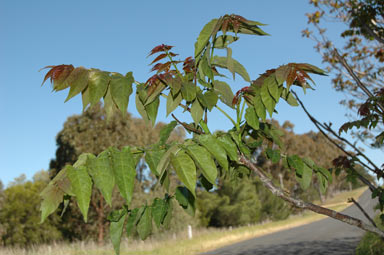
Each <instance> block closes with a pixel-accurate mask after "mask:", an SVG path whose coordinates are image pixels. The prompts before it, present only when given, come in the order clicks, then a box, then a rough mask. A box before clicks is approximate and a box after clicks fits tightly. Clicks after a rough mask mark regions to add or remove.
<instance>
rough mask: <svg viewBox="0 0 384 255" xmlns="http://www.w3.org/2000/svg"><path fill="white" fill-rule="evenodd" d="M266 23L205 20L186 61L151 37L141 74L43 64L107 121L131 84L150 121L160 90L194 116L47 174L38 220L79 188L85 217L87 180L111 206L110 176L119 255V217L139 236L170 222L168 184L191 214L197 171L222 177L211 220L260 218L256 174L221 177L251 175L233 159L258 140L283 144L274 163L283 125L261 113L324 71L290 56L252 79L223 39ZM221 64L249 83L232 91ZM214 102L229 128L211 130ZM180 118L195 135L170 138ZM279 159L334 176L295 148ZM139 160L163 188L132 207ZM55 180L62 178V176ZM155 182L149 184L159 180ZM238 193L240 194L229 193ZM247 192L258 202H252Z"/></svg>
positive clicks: (204, 180)
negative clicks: (237, 182)
mask: <svg viewBox="0 0 384 255" xmlns="http://www.w3.org/2000/svg"><path fill="white" fill-rule="evenodd" d="M262 25H263V24H261V23H259V22H256V21H250V20H247V19H245V18H243V17H241V16H239V15H235V14H232V15H224V16H223V17H220V18H219V19H214V20H212V21H211V22H209V23H208V24H207V25H205V26H204V28H203V30H202V31H201V32H200V35H199V37H198V38H197V42H196V44H195V59H193V58H192V57H188V58H186V59H185V60H184V61H181V60H175V57H176V56H177V54H176V53H173V52H172V51H173V46H169V45H164V44H162V45H159V46H156V47H155V48H153V49H152V50H151V52H150V53H149V56H152V55H155V59H154V60H153V61H152V63H151V65H153V66H152V69H151V71H152V72H155V74H154V75H152V76H151V77H150V78H149V79H148V80H147V81H146V82H145V83H140V82H137V81H135V80H134V78H133V75H132V73H131V72H128V73H127V74H126V75H125V76H123V75H121V74H119V73H109V72H103V71H100V70H97V69H90V70H88V69H85V68H82V67H79V68H74V67H73V66H70V65H60V66H49V67H50V68H51V69H50V70H49V71H48V73H47V75H46V76H45V78H44V81H45V80H47V79H48V78H51V81H52V80H53V83H54V90H56V91H58V90H61V89H63V88H67V87H69V88H70V89H69V95H68V97H67V100H69V99H70V98H72V97H73V96H75V95H77V94H79V93H82V99H83V107H84V108H86V107H87V106H88V105H89V104H91V106H92V105H95V104H96V103H97V102H98V101H99V100H100V99H101V98H103V100H104V108H105V111H106V113H107V118H108V119H109V121H112V120H113V118H114V117H113V114H114V111H115V110H120V111H121V112H122V113H123V114H124V113H125V112H126V109H127V107H128V102H129V97H130V95H131V94H132V92H133V88H132V85H133V84H135V85H136V95H135V98H136V100H135V101H136V102H135V103H136V108H137V111H138V112H139V114H140V115H141V116H142V117H143V119H144V120H145V121H147V122H150V123H151V124H152V126H154V124H155V122H156V118H157V114H158V110H159V105H160V97H161V96H163V97H166V114H167V115H169V114H170V113H172V112H173V111H174V110H175V109H176V108H177V107H178V106H180V107H182V108H183V109H184V111H185V112H188V113H189V114H190V115H191V117H192V119H193V123H189V124H188V123H185V122H181V121H179V120H178V119H176V117H175V116H174V115H172V116H173V117H174V118H175V121H172V122H171V123H170V124H169V125H167V126H165V127H164V128H163V129H162V130H161V131H160V134H159V139H158V142H157V143H154V144H152V145H149V146H148V145H147V144H145V145H140V146H137V147H134V146H131V147H123V148H121V147H120V148H121V149H120V148H119V149H117V148H115V147H112V148H110V149H107V150H104V152H101V153H100V152H97V153H94V154H95V155H97V154H98V156H97V157H95V156H94V155H93V154H84V155H83V156H82V157H80V158H79V160H78V162H77V163H75V164H74V165H73V166H68V167H67V168H65V169H67V170H66V171H65V172H63V175H62V177H60V178H62V179H60V178H58V179H57V180H56V181H52V183H51V184H50V185H51V186H49V188H47V191H46V192H45V193H43V198H44V202H43V205H42V211H43V214H42V215H43V216H42V219H44V218H46V216H47V215H49V214H50V213H52V212H53V211H54V210H55V209H56V208H57V207H58V205H59V204H60V203H61V201H62V200H63V197H64V196H66V195H72V196H73V195H75V196H76V198H77V202H78V204H79V207H80V210H81V212H82V213H83V215H84V219H85V220H87V212H88V207H89V202H90V199H91V195H92V184H95V187H96V188H97V189H98V190H100V193H101V195H102V197H103V198H105V200H106V201H107V203H108V204H109V205H112V206H113V203H112V200H113V199H112V197H113V190H114V187H115V185H116V186H117V188H118V191H119V193H120V195H121V196H122V197H123V198H124V200H125V201H124V205H122V206H121V208H123V209H121V210H117V211H114V212H113V213H111V214H110V216H109V220H110V221H111V225H110V232H111V239H112V242H113V245H114V248H115V252H116V253H117V254H118V253H119V246H120V239H121V236H122V232H123V228H124V224H125V221H127V223H126V231H127V234H128V235H133V234H134V233H137V234H138V235H139V237H140V238H141V239H143V240H144V239H145V238H147V237H148V236H149V235H150V234H151V232H152V221H154V222H155V224H156V226H157V227H158V228H159V227H160V226H168V225H169V223H170V219H171V216H172V209H173V207H172V197H173V196H169V195H168V193H169V194H174V197H175V198H176V200H177V201H178V203H179V205H180V206H181V207H182V208H183V209H184V210H185V211H186V212H187V213H189V214H190V215H194V213H195V210H196V208H195V200H196V184H197V182H198V180H199V185H200V184H201V185H203V186H204V187H205V188H206V189H207V190H210V189H212V187H213V186H215V187H216V185H218V188H219V190H221V191H218V192H222V194H223V195H225V198H223V200H221V198H220V202H219V203H217V205H219V204H222V205H223V206H222V209H220V210H219V211H215V213H217V217H215V219H214V221H217V222H215V223H210V224H211V225H214V226H224V225H225V224H234V225H242V224H246V223H250V222H255V221H257V220H258V219H259V218H260V215H261V213H260V208H261V205H260V203H259V202H260V201H258V202H256V203H255V201H256V200H257V195H256V196H255V195H252V196H249V194H251V193H252V191H255V187H256V185H253V184H255V183H253V184H252V183H251V182H248V183H247V184H246V185H245V186H241V187H239V188H236V189H232V188H230V186H228V187H225V186H226V185H224V186H222V183H220V182H221V181H218V178H222V177H223V176H225V177H227V178H239V177H245V176H250V170H249V169H247V168H246V167H245V166H243V165H239V159H238V158H239V155H240V154H241V155H244V156H245V157H247V158H251V155H254V154H255V153H256V152H258V151H260V150H259V149H263V148H264V147H263V146H264V144H269V146H268V148H274V146H275V145H277V146H279V150H276V149H267V150H266V155H267V157H268V158H269V159H270V160H271V161H272V163H274V164H279V163H280V158H281V155H280V151H283V150H285V148H284V144H283V142H282V133H283V132H282V131H281V130H279V129H278V128H276V127H274V126H273V125H272V124H270V123H269V122H267V120H266V118H267V116H266V112H268V113H269V116H270V117H272V114H273V113H274V112H275V106H276V104H277V103H278V101H279V99H280V97H282V98H283V99H285V100H286V101H287V102H288V103H289V104H291V105H295V104H296V105H297V102H296V100H295V98H294V97H293V96H292V94H291V92H290V89H291V86H293V85H295V86H300V87H302V88H303V90H304V91H305V89H306V88H309V87H310V86H309V85H308V84H307V80H311V78H310V77H309V75H308V74H307V73H316V74H324V72H323V71H322V70H321V69H318V68H317V67H314V66H311V65H308V64H301V63H299V64H297V63H290V64H287V65H284V66H280V67H278V68H277V69H271V70H268V71H267V72H266V73H264V74H262V75H260V77H259V78H258V79H256V80H255V81H251V80H250V76H249V74H248V72H247V71H246V69H245V68H244V66H243V65H242V64H240V63H239V62H238V61H236V60H235V59H233V57H232V55H233V52H232V48H229V47H228V46H229V45H230V44H232V43H234V42H236V41H237V40H238V39H239V38H238V37H237V35H238V34H251V35H267V33H265V32H264V31H263V30H261V29H260V26H262ZM228 33H232V35H228ZM171 50H172V51H171ZM215 50H225V51H226V54H227V55H226V57H223V56H217V55H215V54H214V52H215ZM181 65H182V68H181V67H180V66H181ZM217 67H220V68H224V69H227V70H228V71H229V72H230V73H231V74H232V76H233V78H235V74H238V75H240V76H241V77H242V78H243V80H244V81H245V82H247V83H250V84H249V85H248V86H246V87H244V88H242V89H240V90H239V91H238V92H237V93H236V95H234V94H233V92H232V89H231V87H230V86H229V85H228V84H227V83H226V82H224V81H220V80H217V79H216V78H217V77H221V78H223V77H225V76H224V75H222V74H220V73H219V71H218V70H217ZM220 70H222V69H220ZM311 81H312V80H311ZM284 82H285V87H284ZM166 92H168V94H166ZM183 100H184V101H183ZM222 103H223V104H225V105H227V106H228V107H230V108H231V109H233V110H235V111H236V113H235V115H236V117H235V118H232V116H231V113H227V112H225V111H224V110H222V109H221V108H220V106H219V105H220V104H222ZM213 108H217V109H218V110H219V111H220V112H221V113H223V114H224V116H225V117H227V118H228V119H229V120H230V121H231V122H232V123H233V125H234V127H233V129H232V130H230V131H228V132H226V133H225V132H218V133H217V134H212V133H211V132H210V130H209V126H208V124H209V123H208V120H209V118H208V113H209V112H210V111H211V110H212V109H213ZM244 110H245V115H244V119H243V113H244ZM204 114H205V116H204ZM203 117H204V120H203ZM177 124H181V125H182V126H183V127H184V128H185V129H187V130H188V131H189V132H193V138H192V139H189V140H186V141H184V142H183V143H180V142H170V141H168V140H169V137H170V136H171V133H172V131H173V130H174V129H175V127H176V126H177ZM105 148H107V147H105ZM263 155H265V154H263ZM143 160H145V163H143ZM285 161H286V162H287V166H288V167H289V168H292V169H295V176H296V178H297V179H298V181H299V182H300V184H301V186H302V188H303V189H307V188H308V187H309V186H310V184H311V182H312V173H313V172H315V173H316V174H317V175H318V176H320V177H317V178H318V182H319V183H320V189H321V190H324V189H325V188H326V187H327V184H328V181H329V180H330V178H329V176H328V175H327V174H326V173H323V172H324V169H323V168H320V167H318V166H317V165H316V164H314V163H313V164H312V163H311V162H309V161H308V160H305V158H303V159H301V158H300V157H298V156H288V158H287V159H286V160H285ZM140 164H141V165H140ZM145 166H148V167H149V169H150V171H151V173H152V174H153V175H154V177H153V180H154V182H155V183H156V185H157V183H159V184H160V185H161V186H163V187H164V188H165V190H166V191H167V194H166V195H165V197H164V199H160V198H155V199H154V200H153V203H152V204H151V205H148V204H147V203H145V204H144V205H141V206H140V207H138V208H135V209H129V208H131V202H132V197H133V192H134V190H135V187H134V184H135V179H136V178H137V179H140V178H144V177H143V176H145V175H143V174H142V172H141V173H140V169H141V168H145ZM173 171H174V172H175V173H176V176H175V175H174V174H173ZM64 174H67V175H68V183H69V185H68V184H66V183H67V181H66V177H65V176H64ZM198 174H199V176H198ZM174 177H177V179H178V180H179V181H181V182H182V183H183V184H184V186H178V187H177V188H176V189H174V187H175V186H176V185H172V184H171V179H173V178H174ZM59 182H60V183H63V185H62V186H61V185H58V183H59ZM156 185H155V184H154V185H153V186H151V187H149V188H150V189H152V188H153V189H155V188H156V187H157V186H156ZM173 191H174V193H173ZM236 200H238V201H239V203H237V202H235V201H236ZM251 200H252V201H253V202H252V203H255V204H252V203H251ZM133 207H136V206H133ZM284 212H285V211H284ZM210 213H211V212H210ZM233 214H236V215H238V220H237V221H236V222H231V220H228V219H229V218H231V217H233ZM284 215H285V214H284ZM204 217H205V216H204ZM207 217H208V216H207ZM211 220H212V217H211Z"/></svg>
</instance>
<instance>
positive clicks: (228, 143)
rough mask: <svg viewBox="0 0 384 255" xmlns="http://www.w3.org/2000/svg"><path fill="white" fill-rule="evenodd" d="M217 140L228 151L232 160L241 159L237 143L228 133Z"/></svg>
mask: <svg viewBox="0 0 384 255" xmlns="http://www.w3.org/2000/svg"><path fill="white" fill-rule="evenodd" d="M217 141H218V142H219V144H220V146H221V147H222V148H223V149H224V150H225V151H226V153H227V154H228V157H229V158H230V159H231V160H232V161H236V162H237V161H238V160H239V159H238V152H237V146H236V143H235V142H234V141H233V140H232V139H231V137H230V136H229V135H228V134H225V135H223V136H220V137H218V138H217Z"/></svg>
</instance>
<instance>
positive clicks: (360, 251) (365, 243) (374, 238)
mask: <svg viewBox="0 0 384 255" xmlns="http://www.w3.org/2000/svg"><path fill="white" fill-rule="evenodd" d="M375 222H376V225H377V226H378V227H379V228H380V229H381V230H384V225H383V224H381V220H380V218H379V215H378V216H377V217H376V218H375ZM381 254H384V240H383V239H381V238H380V237H379V236H378V235H376V234H374V233H370V232H367V233H365V235H364V236H363V238H362V239H361V241H360V243H359V245H358V246H357V248H356V255H381Z"/></svg>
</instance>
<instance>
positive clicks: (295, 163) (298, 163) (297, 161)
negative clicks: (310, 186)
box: [287, 155, 304, 175]
mask: <svg viewBox="0 0 384 255" xmlns="http://www.w3.org/2000/svg"><path fill="white" fill-rule="evenodd" d="M287 160H288V164H289V166H290V167H291V168H294V169H296V172H297V173H299V175H302V174H303V168H304V163H303V161H302V160H301V158H299V156H297V155H293V156H289V157H288V158H287Z"/></svg>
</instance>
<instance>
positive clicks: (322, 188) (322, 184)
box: [317, 172, 328, 194]
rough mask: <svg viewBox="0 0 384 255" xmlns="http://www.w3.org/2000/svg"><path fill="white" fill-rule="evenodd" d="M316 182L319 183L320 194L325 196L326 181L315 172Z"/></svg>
mask: <svg viewBox="0 0 384 255" xmlns="http://www.w3.org/2000/svg"><path fill="white" fill-rule="evenodd" d="M317 180H318V182H319V187H320V192H321V193H322V194H325V192H326V191H327V187H328V181H327V179H326V178H325V177H324V176H323V175H322V174H321V173H320V172H317Z"/></svg>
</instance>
